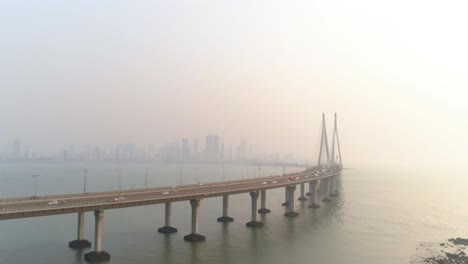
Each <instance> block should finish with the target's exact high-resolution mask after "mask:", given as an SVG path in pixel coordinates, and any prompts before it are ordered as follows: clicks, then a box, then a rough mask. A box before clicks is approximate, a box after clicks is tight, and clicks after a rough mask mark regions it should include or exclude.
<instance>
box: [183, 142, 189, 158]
mask: <svg viewBox="0 0 468 264" xmlns="http://www.w3.org/2000/svg"><path fill="white" fill-rule="evenodd" d="M189 159H190V146H189V141H188V139H186V138H182V160H189Z"/></svg>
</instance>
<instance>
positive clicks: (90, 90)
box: [0, 0, 468, 167]
mask: <svg viewBox="0 0 468 264" xmlns="http://www.w3.org/2000/svg"><path fill="white" fill-rule="evenodd" d="M467 8H468V4H467V3H466V1H450V0H448V1H427V0H424V1H422V0H421V1H419V0H418V1H407V0H394V1H376V0H355V1H349V0H323V1H322V0H320V1H314V0H310V1H272V0H268V1H251V0H248V1H239V0H237V1H224V0H223V1H221V0H216V1H202V0H200V1H117V0H112V1H111V0H108V1H104V0H102V1H48V0H41V1H19V0H14V1H13V0H12V1H1V2H0V144H8V143H10V142H11V141H13V140H14V139H16V138H18V139H21V140H22V142H23V143H24V144H26V145H29V146H31V148H32V149H37V150H39V149H43V150H55V149H57V148H60V147H63V146H66V145H68V144H71V143H74V144H77V145H79V144H86V143H93V144H103V145H106V144H107V145H110V144H116V143H121V142H133V143H136V144H143V145H146V144H150V143H152V144H155V145H160V144H162V143H165V142H168V141H172V140H174V139H176V138H178V137H183V136H188V137H192V136H198V137H199V138H200V140H202V137H203V136H204V135H206V134H218V135H220V136H221V137H223V138H224V139H225V140H224V141H225V142H226V144H228V145H235V144H238V143H239V141H240V138H241V137H246V138H248V139H249V141H250V142H251V143H252V144H253V145H254V147H255V149H259V150H264V151H266V152H275V151H279V152H282V153H293V154H294V155H296V156H297V157H301V158H304V159H311V158H312V157H315V156H316V155H315V153H313V152H314V150H315V149H316V145H317V142H318V136H319V126H320V118H321V116H320V114H321V113H322V112H325V113H326V114H327V115H328V116H329V121H330V122H329V126H330V127H329V129H330V128H331V124H332V123H331V121H332V120H331V117H332V114H333V113H334V112H337V113H338V115H339V129H340V137H341V143H342V152H343V155H344V156H343V161H344V162H345V163H347V165H350V166H360V165H361V164H367V165H369V164H370V165H371V166H374V165H375V166H381V165H386V166H391V165H403V166H405V165H406V166H408V165H411V164H414V163H417V164H418V165H420V166H436V167H437V166H444V165H443V163H446V164H448V163H450V164H452V165H451V166H456V167H457V166H458V167H460V166H468V165H465V164H463V163H464V161H465V160H466V158H467V148H468V139H467V135H468V121H467V120H468V119H467V115H466V114H467V113H468V104H467V103H466V100H467V99H468V92H467V89H468V86H467V84H468V65H467V61H468V48H467V47H468V35H467V34H466V25H468V16H466V10H467Z"/></svg>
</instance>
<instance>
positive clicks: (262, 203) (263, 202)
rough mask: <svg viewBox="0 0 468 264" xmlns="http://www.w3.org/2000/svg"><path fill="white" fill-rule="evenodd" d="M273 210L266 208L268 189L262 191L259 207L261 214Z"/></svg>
mask: <svg viewBox="0 0 468 264" xmlns="http://www.w3.org/2000/svg"><path fill="white" fill-rule="evenodd" d="M270 212H271V210H270V209H267V208H266V190H261V191H260V209H258V213H259V214H268V213H270Z"/></svg>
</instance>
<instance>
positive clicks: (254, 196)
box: [245, 191, 263, 227]
mask: <svg viewBox="0 0 468 264" xmlns="http://www.w3.org/2000/svg"><path fill="white" fill-rule="evenodd" d="M250 197H251V198H252V221H250V222H248V223H247V224H245V226H247V227H262V226H263V223H262V222H259V221H257V200H258V191H255V192H250Z"/></svg>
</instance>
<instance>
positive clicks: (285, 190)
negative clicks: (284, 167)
mask: <svg viewBox="0 0 468 264" xmlns="http://www.w3.org/2000/svg"><path fill="white" fill-rule="evenodd" d="M288 199H289V194H288V188H287V187H285V188H284V203H282V204H281V205H282V206H288V205H289V202H288Z"/></svg>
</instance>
